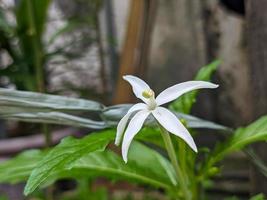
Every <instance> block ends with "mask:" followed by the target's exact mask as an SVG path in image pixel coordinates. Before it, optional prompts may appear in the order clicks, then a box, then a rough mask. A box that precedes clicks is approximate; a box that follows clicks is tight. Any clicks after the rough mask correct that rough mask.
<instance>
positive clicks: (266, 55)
mask: <svg viewBox="0 0 267 200" xmlns="http://www.w3.org/2000/svg"><path fill="white" fill-rule="evenodd" d="M246 9H247V10H246V13H247V16H246V17H247V36H248V56H249V59H250V60H249V61H250V70H251V71H250V75H251V85H252V89H253V90H252V93H253V94H252V96H253V97H254V98H253V101H254V102H253V105H252V107H253V118H254V119H256V118H258V117H259V116H261V115H266V114H267V89H266V87H267V12H266V9H267V1H266V0H247V5H246ZM254 148H255V151H256V152H257V154H258V155H259V157H260V158H261V159H262V160H263V161H265V163H267V156H266V151H267V145H266V143H261V144H259V145H258V144H257V145H255V146H254ZM251 180H252V193H253V194H256V193H265V194H267V178H266V177H265V176H263V175H262V174H261V173H260V172H258V171H257V170H256V169H253V170H252V172H251Z"/></svg>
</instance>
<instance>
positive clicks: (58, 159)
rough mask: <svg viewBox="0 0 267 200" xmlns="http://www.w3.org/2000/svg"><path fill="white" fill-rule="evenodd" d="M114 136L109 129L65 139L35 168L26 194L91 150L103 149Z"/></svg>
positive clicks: (28, 182)
mask: <svg viewBox="0 0 267 200" xmlns="http://www.w3.org/2000/svg"><path fill="white" fill-rule="evenodd" d="M113 138H114V132H113V131H110V130H107V131H104V132H102V133H101V134H100V133H94V134H90V135H88V136H86V137H84V138H82V139H74V138H71V137H68V138H66V139H64V140H63V141H62V142H61V143H60V144H59V145H57V146H56V147H55V148H53V150H51V151H50V152H49V153H48V154H47V155H46V156H45V157H44V158H43V159H42V160H41V162H40V163H38V165H37V166H36V168H35V169H34V170H33V172H32V173H31V175H30V178H29V179H28V181H27V185H26V187H25V190H24V193H25V195H28V194H30V193H31V192H33V191H34V190H35V189H36V188H37V187H38V186H40V185H41V184H42V183H44V182H46V181H47V180H48V179H49V178H51V177H52V176H53V173H54V172H55V171H57V170H60V169H63V168H64V167H66V166H67V165H69V164H70V163H72V162H75V161H76V160H78V159H80V158H81V157H82V156H84V155H87V154H89V153H91V152H95V151H103V150H104V149H105V148H106V146H107V144H108V143H109V142H110V141H111V140H112V139H113Z"/></svg>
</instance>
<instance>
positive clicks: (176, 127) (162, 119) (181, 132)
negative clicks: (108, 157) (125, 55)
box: [115, 75, 218, 162]
mask: <svg viewBox="0 0 267 200" xmlns="http://www.w3.org/2000/svg"><path fill="white" fill-rule="evenodd" d="M123 79H124V80H126V81H128V82H129V83H130V84H131V86H132V89H133V92H134V94H135V96H136V97H137V98H139V99H141V100H143V101H144V102H145V103H137V104H135V105H133V106H132V107H131V108H130V109H129V110H128V112H127V114H126V115H125V116H124V117H123V118H122V119H121V120H120V122H119V124H118V126H117V134H116V140H115V144H116V145H119V144H120V141H121V138H122V135H123V132H124V130H125V128H126V126H127V122H128V119H129V118H130V116H131V115H132V114H133V113H134V112H136V111H138V112H137V113H136V114H135V115H134V116H133V118H132V119H131V120H130V122H129V124H128V127H127V129H126V131H125V133H124V136H123V142H122V157H123V160H124V161H125V162H127V154H128V150H129V146H130V144H131V142H132V140H133V138H134V136H135V135H136V134H137V133H138V132H139V131H140V129H141V128H142V126H143V124H144V122H145V120H146V118H147V117H148V116H149V115H150V114H152V115H153V116H154V118H155V119H156V120H157V121H158V123H159V124H161V126H163V127H164V128H165V129H166V130H167V131H169V132H170V133H172V134H174V135H176V136H178V137H180V138H182V139H183V140H184V141H185V142H186V143H187V144H188V145H189V146H190V147H191V148H192V149H193V150H194V151H195V152H197V147H196V145H195V142H194V140H193V138H192V136H191V135H190V133H189V132H188V130H187V129H186V128H185V127H184V126H183V124H182V123H181V122H180V121H179V119H178V118H177V117H176V116H175V115H174V114H173V113H172V112H171V111H169V110H168V109H166V108H164V107H161V105H163V104H165V103H168V102H170V101H173V100H175V99H177V98H178V97H180V96H181V95H183V94H184V93H186V92H190V91H192V90H195V89H201V88H217V87H218V85H216V84H213V83H210V82H205V81H187V82H183V83H179V84H176V85H174V86H171V87H169V88H167V89H165V90H164V91H162V92H161V93H160V94H159V95H158V96H157V97H156V98H155V94H154V92H153V90H151V89H150V87H149V86H148V84H147V83H145V82H144V81H143V80H141V79H139V78H138V77H135V76H131V75H126V76H123Z"/></svg>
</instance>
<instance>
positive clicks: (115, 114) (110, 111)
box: [101, 104, 232, 132]
mask: <svg viewBox="0 0 267 200" xmlns="http://www.w3.org/2000/svg"><path fill="white" fill-rule="evenodd" d="M131 106H132V104H119V105H115V106H109V107H105V108H104V109H103V111H102V112H101V118H102V119H103V120H104V121H106V123H107V124H108V125H109V126H115V125H117V123H118V121H119V120H120V119H121V118H122V117H123V116H124V115H125V114H126V113H127V111H128V110H129V109H130V107H131ZM174 114H175V115H176V116H177V117H178V118H179V119H183V120H185V121H186V125H187V127H188V128H206V129H214V130H219V131H225V132H232V130H231V129H230V128H228V127H226V126H223V125H220V124H216V123H214V122H211V121H207V120H203V119H200V118H198V117H195V116H192V115H187V114H182V113H178V112H174ZM146 124H147V125H149V126H155V125H156V123H154V120H153V118H150V119H148V120H147V121H146Z"/></svg>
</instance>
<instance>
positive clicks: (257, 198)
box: [249, 194, 266, 200]
mask: <svg viewBox="0 0 267 200" xmlns="http://www.w3.org/2000/svg"><path fill="white" fill-rule="evenodd" d="M265 199H266V198H265V195H264V194H258V195H256V196H253V197H251V198H250V199H249V200H265Z"/></svg>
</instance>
